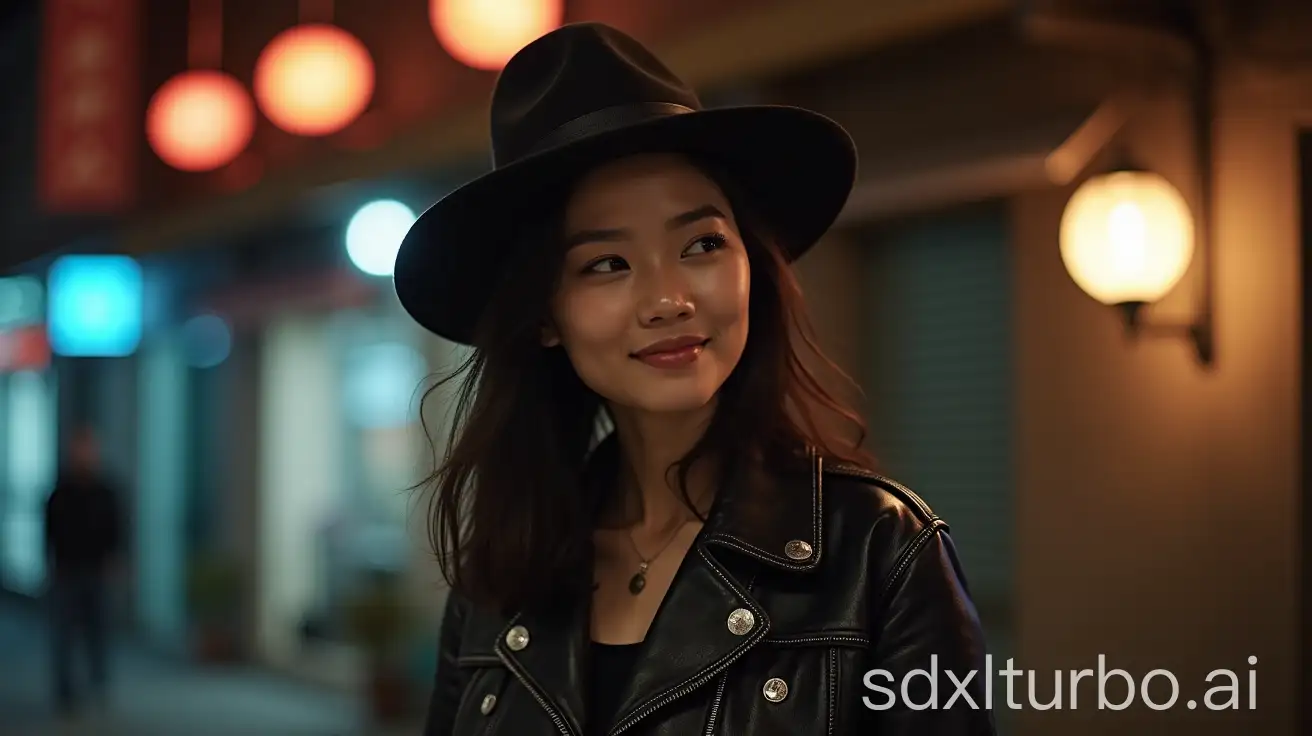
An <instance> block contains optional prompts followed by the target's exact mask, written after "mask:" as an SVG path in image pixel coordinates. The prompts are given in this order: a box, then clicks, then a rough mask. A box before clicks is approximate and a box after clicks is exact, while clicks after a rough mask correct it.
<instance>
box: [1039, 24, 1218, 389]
mask: <svg viewBox="0 0 1312 736" xmlns="http://www.w3.org/2000/svg"><path fill="white" fill-rule="evenodd" d="M1192 52H1193V55H1194V62H1195V68H1194V70H1193V72H1194V73H1193V74H1192V80H1191V82H1192V89H1191V90H1190V91H1191V100H1190V101H1191V103H1192V104H1191V108H1192V109H1191V116H1190V117H1191V121H1190V122H1191V123H1192V126H1193V130H1192V131H1191V133H1192V136H1193V141H1192V143H1193V154H1194V162H1193V163H1194V170H1195V174H1196V176H1197V180H1196V182H1197V199H1196V202H1197V211H1196V212H1193V211H1191V210H1190V207H1189V204H1188V203H1187V202H1186V201H1185V199H1184V197H1182V196H1181V195H1180V192H1179V191H1178V190H1177V189H1176V188H1175V187H1174V186H1172V185H1171V183H1170V182H1168V181H1167V180H1166V179H1165V178H1164V177H1162V176H1161V175H1159V174H1156V173H1153V172H1150V171H1144V170H1141V169H1138V168H1135V167H1122V168H1118V169H1116V170H1113V171H1111V172H1109V173H1104V174H1099V175H1096V176H1094V177H1092V178H1090V179H1089V180H1088V181H1086V182H1085V183H1084V184H1083V185H1082V186H1080V187H1079V188H1078V189H1077V190H1076V191H1075V194H1073V195H1072V196H1071V199H1070V201H1069V202H1068V203H1067V205H1066V211H1065V213H1064V214H1063V215H1062V221H1061V257H1062V261H1063V262H1064V263H1065V265H1066V270H1067V271H1068V272H1069V273H1070V275H1071V278H1072V279H1073V280H1074V281H1075V283H1076V284H1078V285H1079V287H1080V288H1081V289H1083V290H1084V291H1085V292H1086V293H1087V294H1088V295H1089V296H1091V297H1093V298H1094V299H1097V300H1098V301H1100V302H1102V303H1103V304H1106V305H1109V306H1115V307H1117V308H1119V309H1120V311H1121V315H1122V317H1123V318H1124V320H1125V327H1126V330H1127V332H1128V333H1129V334H1130V336H1131V337H1135V336H1138V335H1140V334H1147V333H1152V334H1167V335H1175V336H1181V337H1185V338H1186V339H1188V340H1189V341H1190V342H1191V343H1192V344H1193V347H1194V353H1195V355H1196V356H1197V359H1198V362H1199V363H1200V364H1202V365H1203V366H1205V367H1210V366H1211V365H1212V363H1213V359H1214V357H1215V356H1214V343H1213V315H1212V313H1213V309H1212V296H1213V291H1214V279H1215V265H1214V263H1213V260H1214V257H1215V256H1214V251H1215V246H1214V240H1213V231H1214V228H1213V227H1212V216H1213V210H1214V207H1213V202H1212V197H1213V186H1212V124H1213V107H1212V101H1213V98H1212V84H1213V79H1214V75H1213V57H1212V54H1211V53H1210V51H1209V49H1207V48H1206V47H1205V45H1203V44H1202V43H1195V44H1194V46H1193V47H1192ZM1194 259H1197V261H1198V267H1199V274H1198V275H1199V277H1200V278H1199V280H1198V284H1199V289H1198V299H1197V304H1196V307H1195V312H1194V315H1193V317H1192V318H1191V319H1189V320H1187V321H1185V322H1174V323H1164V322H1156V321H1152V320H1149V319H1145V318H1144V315H1143V314H1142V312H1143V308H1144V307H1145V306H1146V305H1149V304H1153V303H1155V302H1157V301H1158V300H1160V299H1161V298H1162V297H1164V296H1166V294H1167V293H1168V292H1170V291H1171V289H1173V288H1175V286H1176V284H1177V283H1179V281H1180V279H1181V278H1182V277H1183V276H1184V274H1185V272H1186V271H1188V269H1189V266H1190V262H1191V261H1193V260H1194Z"/></svg>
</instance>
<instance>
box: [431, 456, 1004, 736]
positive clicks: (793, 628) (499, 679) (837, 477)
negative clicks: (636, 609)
mask: <svg viewBox="0 0 1312 736" xmlns="http://www.w3.org/2000/svg"><path fill="white" fill-rule="evenodd" d="M810 465H811V467H810V469H809V470H808V471H805V472H802V473H799V474H797V475H795V476H787V477H785V476H773V477H763V478H761V479H758V480H757V481H754V482H752V483H750V484H744V485H745V486H746V491H745V492H744V491H743V490H741V489H740V490H739V491H735V492H733V493H722V494H721V495H722V496H724V498H722V499H721V500H719V501H717V502H716V505H715V508H714V509H713V510H712V513H711V516H710V518H709V519H708V521H707V523H706V525H705V526H704V527H703V529H702V531H701V533H700V535H699V536H698V539H697V541H696V543H695V544H694V545H693V547H692V548H691V549H690V550H689V552H688V555H687V557H686V558H685V561H684V562H683V566H682V567H681V568H680V570H679V572H678V574H677V575H676V577H675V579H674V581H673V583H672V584H671V586H670V589H669V592H668V593H667V595H666V599H665V601H664V602H663V603H662V606H661V609H660V611H659V612H658V614H657V616H656V619H655V620H654V621H653V622H652V624H651V628H650V629H649V631H648V633H647V637H646V639H645V641H644V644H643V647H644V649H643V657H642V659H641V660H640V663H639V664H638V668H637V670H636V671H635V673H634V676H633V678H632V680H631V684H630V685H629V687H628V689H627V690H626V693H627V695H626V696H625V697H623V698H622V701H623V704H622V705H621V706H620V708H619V713H618V716H617V721H616V723H615V725H614V727H613V728H611V729H610V730H609V733H610V734H621V733H623V734H632V735H633V736H638V735H640V734H641V735H646V736H657V735H659V736H698V735H711V736H718V735H720V734H723V735H724V736H757V735H758V734H759V735H764V734H771V735H775V734H787V735H788V736H856V735H857V734H860V735H861V736H903V735H905V736H912V734H914V735H915V736H934V735H939V734H941V735H948V734H951V735H952V736H985V735H988V736H992V735H993V734H994V733H995V730H994V719H993V717H992V713H991V711H989V710H988V709H987V708H986V705H987V703H986V700H985V691H984V688H985V680H986V679H987V675H988V673H987V672H986V671H985V669H984V667H985V664H984V662H985V660H984V655H985V651H984V648H985V647H984V638H983V633H982V631H981V628H980V625H979V621H978V619H977V617H976V613H975V609H974V606H973V605H972V603H971V600H970V597H969V594H968V591H967V588H966V582H965V580H964V578H963V576H962V572H961V568H960V566H959V565H958V562H957V558H956V553H955V552H954V549H953V546H952V542H951V540H950V538H949V537H948V531H947V525H946V524H945V522H944V521H943V520H942V519H940V518H938V517H937V516H935V515H934V513H933V511H931V510H930V508H929V507H928V506H927V505H926V504H925V503H924V501H922V500H921V499H920V498H919V497H917V496H916V495H915V494H914V493H912V492H911V491H909V490H907V489H906V488H904V487H903V486H901V485H899V484H897V483H896V482H894V481H891V480H888V479H886V478H883V477H880V476H876V475H873V474H870V473H866V472H863V471H859V470H853V469H848V468H842V467H834V466H830V465H827V464H826V463H824V462H822V460H821V459H820V458H814V459H813V460H812V462H811V463H810ZM586 611H587V609H586V608H585V607H580V612H579V613H578V614H577V615H575V616H573V617H570V616H565V617H555V616H553V617H550V618H548V617H544V616H536V617H535V616H531V615H527V614H519V615H516V616H510V617H504V616H498V615H491V614H487V613H483V612H474V611H471V610H470V608H469V606H468V605H467V604H466V603H464V602H462V601H461V600H460V599H457V598H456V597H454V596H453V597H452V598H451V599H450V600H449V601H448V604H447V610H446V618H445V619H444V622H443V625H442V636H441V643H440V653H439V661H438V665H437V681H436V684H435V687H434V690H433V693H432V699H431V702H430V704H429V713H428V723H427V727H426V730H425V732H424V733H425V734H426V736H493V735H496V736H539V735H540V736H554V735H557V734H561V735H564V736H585V735H586V734H591V733H593V732H594V729H593V727H592V725H591V724H587V723H585V722H584V721H585V720H586V714H587V713H588V709H587V700H586V699H587V697H588V692H587V683H588V677H587V666H588V651H589V650H588V639H589V635H588V632H589V626H588V620H587V616H588V614H587V612H586ZM524 634H527V636H523V635H524ZM931 667H933V668H936V669H937V672H938V675H937V691H938V692H937V697H938V702H937V706H936V707H930V708H924V709H916V708H912V707H908V705H907V702H908V701H907V700H904V699H903V695H902V690H903V682H904V679H903V678H904V677H906V675H907V674H908V673H909V672H911V671H913V670H917V669H923V670H931ZM872 670H876V671H881V672H877V673H875V674H871V675H867V673H868V672H871V671H872ZM948 670H951V671H952V675H953V676H952V677H949V675H948V672H947V671H948ZM971 672H975V674H974V675H973V676H971V675H970V673H971ZM884 673H887V674H884ZM905 682H906V691H907V694H908V695H909V696H910V698H909V701H910V702H911V703H912V704H915V705H919V704H922V703H925V702H927V701H928V700H929V695H930V679H929V677H928V676H925V675H919V676H914V677H911V678H908V679H906V680H905ZM958 682H965V687H963V688H960V689H961V690H962V693H961V694H958V693H957V690H958V689H959V688H958V685H957V683H958ZM876 688H879V689H876ZM966 694H968V695H969V699H967V698H966ZM954 696H955V697H954ZM950 699H951V702H949V700H950ZM894 701H895V702H894ZM972 702H973V704H974V706H973V707H972ZM890 705H891V707H889V706H890ZM871 706H873V707H871ZM595 732H596V733H601V732H602V731H601V730H595Z"/></svg>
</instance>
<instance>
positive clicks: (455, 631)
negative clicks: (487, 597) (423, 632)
mask: <svg viewBox="0 0 1312 736" xmlns="http://www.w3.org/2000/svg"><path fill="white" fill-rule="evenodd" d="M468 614H469V605H468V603H466V602H465V601H463V600H462V599H461V598H459V596H457V595H456V594H455V593H454V592H453V593H451V594H449V595H448V596H447V599H446V606H445V613H444V614H443V615H442V624H441V627H442V628H441V634H440V636H439V637H438V645H437V672H436V675H435V677H434V682H433V692H432V694H431V696H430V697H429V701H428V717H427V719H426V721H425V725H424V736H452V732H453V730H454V728H455V719H456V709H457V708H459V707H460V696H461V694H462V693H463V692H464V689H465V683H464V678H463V677H462V675H461V672H460V668H459V666H458V665H457V663H456V660H457V658H458V657H459V655H460V640H461V633H462V631H463V630H464V628H465V619H466V618H467V617H468Z"/></svg>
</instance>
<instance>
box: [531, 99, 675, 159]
mask: <svg viewBox="0 0 1312 736" xmlns="http://www.w3.org/2000/svg"><path fill="white" fill-rule="evenodd" d="M690 112H696V110H694V109H692V108H691V107H687V106H685V105H677V104H675V103H673V102H640V103H637V104H633V105H616V106H615V107H606V108H602V109H601V110H594V111H592V112H590V113H588V114H586V115H580V116H579V117H577V118H574V119H573V120H571V121H569V122H568V123H565V124H564V125H562V126H560V127H559V128H556V129H555V130H553V131H551V132H550V133H547V134H546V135H544V136H542V137H541V138H539V139H538V140H537V141H536V142H535V143H534V144H533V145H532V146H530V147H529V148H528V150H527V151H525V152H524V154H523V155H524V156H529V155H532V154H535V153H541V152H543V151H545V150H547V149H548V148H556V147H557V146H563V145H565V144H567V143H573V142H574V141H577V140H581V139H583V138H588V137H590V136H594V135H597V134H598V133H605V132H608V131H612V130H617V129H619V128H627V127H629V126H630V125H637V124H639V123H645V122H647V121H649V120H655V119H657V118H667V117H670V116H671V115H684V114H686V113H690ZM515 158H520V156H516V157H515Z"/></svg>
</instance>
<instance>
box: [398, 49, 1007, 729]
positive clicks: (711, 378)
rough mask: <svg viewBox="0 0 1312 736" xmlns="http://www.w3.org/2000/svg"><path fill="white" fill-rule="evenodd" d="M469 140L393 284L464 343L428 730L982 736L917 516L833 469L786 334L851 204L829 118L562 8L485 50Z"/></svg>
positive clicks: (925, 527) (944, 543) (971, 623)
mask: <svg viewBox="0 0 1312 736" xmlns="http://www.w3.org/2000/svg"><path fill="white" fill-rule="evenodd" d="M492 138H493V148H494V158H495V167H494V170H493V172H492V173H490V174H488V175H486V176H484V177H482V178H480V179H478V180H475V181H474V182H472V183H470V184H467V185H466V186H464V187H462V188H460V189H458V190H456V191H455V192H453V193H452V194H450V195H448V196H447V197H446V198H444V199H443V200H442V201H441V202H439V203H437V204H436V205H434V206H433V207H432V208H430V209H429V210H428V211H427V212H425V213H424V214H423V216H422V217H420V218H419V220H418V221H417V222H416V223H415V225H414V227H413V228H412V229H411V231H410V232H409V233H408V234H407V236H406V238H405V241H404V243H403V245H402V248H401V251H400V253H399V255H398V258H397V263H396V271H395V273H396V277H395V279H396V287H397V292H398V294H399V296H400V299H401V302H402V304H403V305H404V306H405V308H406V309H407V310H408V312H409V313H410V314H411V315H412V316H413V318H414V319H415V320H416V321H418V322H419V323H420V324H421V325H423V326H424V327H425V328H427V329H429V330H431V331H432V332H434V333H436V334H438V335H441V336H444V337H446V338H448V339H450V340H453V341H455V342H458V343H463V344H467V345H472V346H473V347H474V348H475V350H474V352H473V353H472V357H471V359H470V361H469V362H468V363H466V364H465V366H463V367H464V369H465V371H466V372H467V379H466V381H465V383H464V388H463V391H462V393H461V395H460V400H459V402H458V407H457V416H456V422H455V427H454V430H453V432H452V442H451V444H450V446H449V447H448V451H447V455H446V458H445V462H444V463H443V464H442V465H441V467H440V468H439V469H438V470H437V472H435V473H434V475H433V477H432V478H431V479H430V486H431V489H432V490H433V491H434V496H433V504H432V511H433V514H432V517H431V520H430V521H431V524H430V530H431V532H432V537H433V541H434V544H435V546H436V548H437V551H438V553H439V559H440V561H441V563H442V566H443V572H444V574H445V575H446V577H447V579H448V581H449V582H450V583H451V586H452V593H451V595H450V598H449V600H448V603H447V608H446V615H445V618H444V620H443V623H442V635H441V643H440V658H439V661H438V664H437V680H436V683H435V687H434V691H433V694H432V700H431V703H430V707H429V713H428V723H427V730H426V733H427V734H430V735H434V736H435V735H439V734H440V735H442V736H447V735H453V736H469V735H472V734H504V735H507V736H534V735H535V734H566V735H575V736H583V735H584V734H618V733H628V734H661V735H668V736H689V735H690V734H732V735H733V736H754V735H756V734H783V733H788V734H794V733H795V734H808V735H810V734H830V735H834V734H886V735H887V734H918V735H924V734H972V735H973V734H992V733H993V725H992V724H993V721H992V718H991V717H990V715H989V712H988V711H987V710H986V709H985V705H986V703H985V700H984V698H983V692H984V683H983V680H984V678H985V676H986V673H983V672H980V673H978V674H975V675H973V676H971V674H970V673H971V671H972V670H978V669H980V668H981V667H982V665H983V659H984V644H983V639H982V635H981V632H980V626H979V623H978V621H977V618H976V615H975V612H974V609H973V607H972V605H971V603H970V600H969V597H968V594H967V590H966V584H965V582H964V580H963V578H962V575H961V572H960V569H959V566H958V564H957V561H956V557H955V553H954V552H953V548H952V545H951V542H950V541H949V538H948V535H947V531H946V527H945V526H944V523H943V522H942V521H941V520H940V519H938V518H937V517H936V516H934V514H933V513H932V512H931V511H930V510H929V508H928V507H927V506H926V505H925V504H924V503H923V502H922V501H920V500H919V499H918V498H917V497H916V496H915V495H913V494H912V493H911V492H910V491H908V490H906V489H905V488H903V487H901V486H899V485H897V484H896V483H894V482H892V481H889V480H886V479H883V478H881V477H879V476H876V475H873V474H871V473H869V472H866V471H864V470H861V469H860V468H862V467H868V463H867V462H866V459H865V457H864V455H863V453H862V452H861V451H860V450H859V445H860V443H861V440H862V436H863V435H862V432H861V425H860V423H859V420H858V419H856V417H855V415H854V414H852V413H851V412H850V411H848V410H847V409H845V408H844V407H843V406H842V405H841V404H840V403H839V402H837V401H835V400H834V399H833V398H832V397H831V396H830V395H829V393H828V392H827V391H826V390H825V389H824V387H823V386H822V385H821V383H820V382H819V381H817V380H816V379H815V378H814V377H813V375H812V374H811V373H810V372H809V371H808V369H807V368H806V366H805V364H804V362H803V359H802V354H801V353H800V351H799V350H798V349H797V347H795V346H796V345H797V344H798V340H799V334H797V333H798V331H797V330H796V327H797V325H798V324H800V322H799V321H798V320H799V318H800V314H801V305H800V296H799V294H798V290H797V286H796V284H795V282H794V281H793V278H792V276H791V274H790V272H789V268H788V263H789V262H791V261H792V260H794V259H795V258H797V257H798V256H800V255H801V254H802V253H803V252H804V251H806V250H807V249H808V248H809V247H811V245H812V244H814V243H815V242H816V241H817V240H818V239H819V238H820V236H821V235H822V234H823V233H824V232H825V231H826V230H827V229H828V228H829V226H830V225H831V224H832V223H833V221H834V219H835V217H836V216H837V214H838V212H839V211H840V209H841V208H842V206H843V204H844V202H845V200H846V198H847V196H848V193H849V191H850V189H851V186H852V183H853V180H854V173H855V167H856V157H855V152H854V150H853V147H852V142H851V139H850V138H849V137H848V136H847V134H846V133H845V132H844V131H843V130H842V129H841V128H840V127H838V126H837V125H836V124H834V123H833V122H831V121H829V120H827V119H825V118H823V117H821V116H819V115H816V114H814V113H811V112H807V111H803V110H798V109H795V108H782V107H746V108H733V109H724V110H702V109H700V105H699V103H698V100H697V97H696V96H695V94H694V93H692V92H691V91H689V90H688V89H686V88H685V87H684V85H683V83H682V82H680V80H678V79H677V78H676V77H675V76H674V75H673V74H671V73H670V71H669V70H668V69H666V68H665V67H664V66H663V65H662V64H661V63H660V62H659V61H658V60H657V59H656V58H654V57H653V56H652V55H651V54H650V53H649V52H648V51H647V50H646V49H644V48H643V47H642V46H640V45H639V44H638V43H637V42H636V41H634V40H633V39H631V38H629V37H627V36H625V35H623V34H621V33H619V32H617V31H615V30H614V29H611V28H608V27H606V26H602V25H597V24H578V25H569V26H566V27H564V28H561V29H559V30H557V31H555V32H553V33H550V34H548V35H546V36H544V37H543V38H541V39H539V40H537V41H535V42H533V43H532V44H530V45H529V46H527V47H526V48H524V49H523V50H522V51H521V52H520V53H519V54H518V55H516V56H515V58H514V59H512V60H511V61H510V62H509V63H508V64H507V66H506V67H505V69H504V70H503V72H502V75H501V77H500V79H499V80H498V83H497V89H496V92H495V94H494V96H493V100H492ZM801 334H804V332H802V333H801ZM801 344H802V345H811V343H809V342H808V341H806V340H805V339H804V338H803V339H802V342H801ZM844 426H850V427H852V429H853V431H850V432H845V431H841V430H840V429H838V428H837V427H844ZM612 427H613V430H612V429H610V428H612ZM931 668H933V671H937V682H935V683H932V684H933V687H932V688H931V678H930V677H929V676H928V675H919V676H915V677H910V678H907V677H906V675H908V674H909V673H912V671H914V670H921V669H923V670H926V671H931ZM947 670H952V671H953V677H954V678H955V679H949V677H948V675H947V674H946V671H947ZM871 671H876V672H871ZM867 673H870V674H867ZM956 681H962V682H965V683H966V686H965V687H962V688H961V693H960V694H958V693H957V692H956V691H957V687H956V685H955V682H956ZM904 682H905V687H904V685H903V683H904ZM932 691H937V703H936V704H933V705H932V706H931V707H928V708H926V707H923V705H924V704H926V703H929V702H930V695H931V694H932ZM949 698H950V699H951V701H950V702H949ZM972 701H973V703H974V704H975V707H973V708H972V707H971V702H972Z"/></svg>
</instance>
